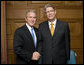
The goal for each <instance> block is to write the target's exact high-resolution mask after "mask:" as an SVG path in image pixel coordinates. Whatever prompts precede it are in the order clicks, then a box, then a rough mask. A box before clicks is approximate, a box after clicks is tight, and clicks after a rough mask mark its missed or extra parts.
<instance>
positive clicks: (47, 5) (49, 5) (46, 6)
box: [44, 4, 56, 12]
mask: <svg viewBox="0 0 84 65" xmlns="http://www.w3.org/2000/svg"><path fill="white" fill-rule="evenodd" d="M48 7H52V8H53V9H54V10H55V9H56V7H55V6H54V5H52V4H46V5H45V6H44V12H45V11H46V8H48Z"/></svg>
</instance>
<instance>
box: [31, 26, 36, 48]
mask: <svg viewBox="0 0 84 65" xmlns="http://www.w3.org/2000/svg"><path fill="white" fill-rule="evenodd" d="M31 35H32V38H33V41H34V46H35V47H36V41H35V35H34V29H33V28H31Z"/></svg>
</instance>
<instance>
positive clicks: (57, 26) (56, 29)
mask: <svg viewBox="0 0 84 65" xmlns="http://www.w3.org/2000/svg"><path fill="white" fill-rule="evenodd" d="M58 28H59V21H58V20H57V22H56V27H55V31H54V35H53V38H55V37H56V35H57V32H58Z"/></svg>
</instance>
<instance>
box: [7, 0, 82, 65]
mask: <svg viewBox="0 0 84 65" xmlns="http://www.w3.org/2000/svg"><path fill="white" fill-rule="evenodd" d="M47 3H52V4H53V5H54V6H56V9H57V16H56V17H57V18H58V19H60V20H62V21H65V22H67V23H68V24H69V27H70V36H71V38H70V39H71V49H72V50H74V51H75V52H76V54H77V56H76V61H77V64H83V1H6V13H7V14H6V15H7V24H6V25H7V34H6V35H7V45H8V49H7V50H8V64H14V63H15V54H14V52H13V36H14V32H15V30H16V29H17V28H18V27H21V26H22V25H24V24H25V19H24V17H25V13H26V10H27V9H35V10H36V12H37V22H36V24H35V27H37V28H38V26H39V24H40V23H41V22H43V21H45V20H46V19H47V18H46V15H45V13H44V12H43V7H44V5H45V4H47Z"/></svg>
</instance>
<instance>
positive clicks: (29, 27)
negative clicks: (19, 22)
mask: <svg viewBox="0 0 84 65" xmlns="http://www.w3.org/2000/svg"><path fill="white" fill-rule="evenodd" d="M26 26H27V28H28V29H29V31H30V33H31V28H32V27H31V26H29V25H28V24H27V23H26ZM33 33H34V36H35V43H37V37H36V33H35V30H34V31H33Z"/></svg>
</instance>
